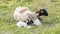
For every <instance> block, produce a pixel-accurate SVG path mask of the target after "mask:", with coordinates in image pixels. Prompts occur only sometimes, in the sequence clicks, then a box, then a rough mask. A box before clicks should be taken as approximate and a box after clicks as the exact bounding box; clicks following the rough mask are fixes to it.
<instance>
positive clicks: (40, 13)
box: [39, 9, 48, 16]
mask: <svg viewBox="0 0 60 34" xmlns="http://www.w3.org/2000/svg"><path fill="white" fill-rule="evenodd" d="M42 15H44V16H48V13H47V11H46V10H45V9H40V11H39V16H42Z"/></svg>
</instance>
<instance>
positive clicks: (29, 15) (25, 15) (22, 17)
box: [14, 7, 48, 27]
mask: <svg viewBox="0 0 60 34" xmlns="http://www.w3.org/2000/svg"><path fill="white" fill-rule="evenodd" d="M41 15H45V16H47V15H48V13H47V12H46V10H45V9H41V10H39V11H37V12H31V11H30V9H29V8H27V7H17V8H16V9H15V11H14V19H15V20H16V21H18V23H17V26H18V27H19V26H27V22H28V21H27V19H28V20H32V21H33V22H34V23H33V24H35V25H37V26H40V25H42V24H41V22H40V20H39V19H38V18H39V16H41ZM30 22H31V21H30ZM30 22H28V23H29V24H30ZM24 24H25V25H24Z"/></svg>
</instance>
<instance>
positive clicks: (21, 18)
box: [14, 7, 31, 21]
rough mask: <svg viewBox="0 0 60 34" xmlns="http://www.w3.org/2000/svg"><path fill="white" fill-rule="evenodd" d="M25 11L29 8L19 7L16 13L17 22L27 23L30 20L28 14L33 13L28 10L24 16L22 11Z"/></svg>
mask: <svg viewBox="0 0 60 34" xmlns="http://www.w3.org/2000/svg"><path fill="white" fill-rule="evenodd" d="M23 9H28V8H27V7H17V8H16V10H15V11H14V19H15V20H16V21H20V20H21V21H26V20H27V19H28V14H31V11H30V10H29V9H28V10H26V11H25V12H24V13H23V14H20V11H21V10H23Z"/></svg>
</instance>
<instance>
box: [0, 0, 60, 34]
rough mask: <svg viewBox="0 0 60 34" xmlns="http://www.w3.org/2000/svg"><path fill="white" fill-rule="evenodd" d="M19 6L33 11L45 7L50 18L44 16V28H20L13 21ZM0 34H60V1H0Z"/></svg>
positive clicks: (33, 26)
mask: <svg viewBox="0 0 60 34" xmlns="http://www.w3.org/2000/svg"><path fill="white" fill-rule="evenodd" d="M17 6H26V7H28V8H29V9H30V10H31V11H35V10H39V9H40V8H42V7H45V8H46V10H47V12H48V14H49V16H48V17H45V16H42V17H41V18H42V19H43V20H42V21H41V22H42V24H43V26H42V27H37V26H35V25H32V28H31V29H28V28H18V27H17V26H16V23H17V22H16V21H15V20H14V19H13V12H14V10H15V8H16V7H17ZM0 34H60V0H0Z"/></svg>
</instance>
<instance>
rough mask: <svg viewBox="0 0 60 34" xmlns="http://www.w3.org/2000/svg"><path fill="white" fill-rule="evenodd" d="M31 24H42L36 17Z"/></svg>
mask: <svg viewBox="0 0 60 34" xmlns="http://www.w3.org/2000/svg"><path fill="white" fill-rule="evenodd" d="M33 24H35V25H37V26H41V25H42V24H41V22H40V21H39V19H38V18H37V19H36V20H35V21H34V23H33Z"/></svg>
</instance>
